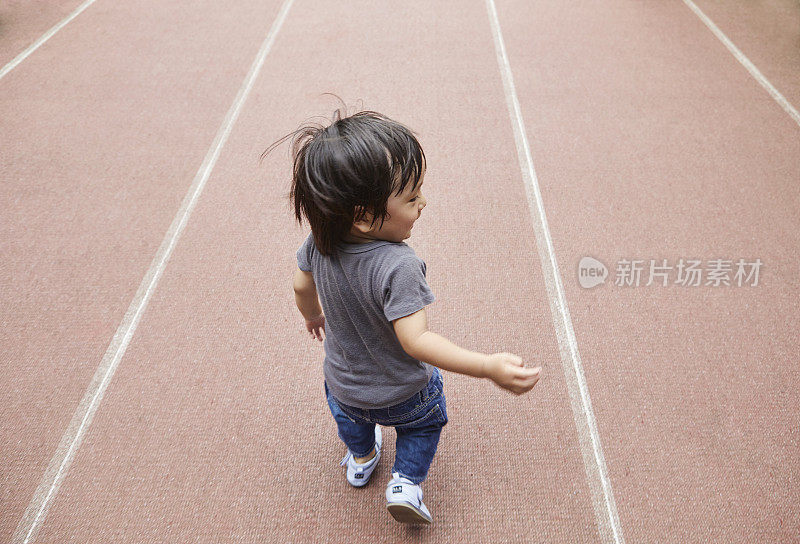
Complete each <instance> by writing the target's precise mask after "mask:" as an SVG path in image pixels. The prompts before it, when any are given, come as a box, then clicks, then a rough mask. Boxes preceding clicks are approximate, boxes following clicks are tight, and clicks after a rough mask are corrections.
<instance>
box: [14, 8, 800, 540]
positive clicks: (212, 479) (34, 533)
mask: <svg viewBox="0 0 800 544" xmlns="http://www.w3.org/2000/svg"><path fill="white" fill-rule="evenodd" d="M56 4H58V5H56ZM688 4H689V3H688V2H687V3H683V2H679V1H673V2H660V3H640V2H625V1H621V0H611V1H610V2H607V3H604V4H602V5H600V4H597V5H588V4H587V5H576V4H565V3H562V2H547V3H538V2H537V3H527V2H521V1H504V0H497V2H496V19H495V18H494V13H495V11H494V10H495V5H494V3H492V2H491V1H490V2H488V3H483V2H436V3H426V2H411V3H405V4H403V7H402V8H397V9H390V8H388V7H387V6H381V5H376V4H375V3H369V2H340V3H333V2H331V3H323V2H310V1H307V0H294V2H289V1H287V2H279V1H276V0H272V1H262V2H254V1H241V2H236V3H231V4H230V5H226V6H224V7H222V6H220V5H219V3H216V2H208V1H200V2H196V3H194V5H193V6H192V7H191V9H189V8H187V7H186V6H180V5H175V4H172V3H162V2H152V1H146V0H132V1H130V2H125V3H119V2H109V1H108V0H97V1H96V2H94V3H91V4H90V5H84V4H81V3H80V2H78V1H75V0H73V1H70V2H67V1H64V2H58V3H56V2H47V3H44V2H33V1H18V2H13V3H8V4H6V5H4V6H3V7H0V66H10V65H11V64H12V63H13V64H14V65H13V68H11V69H8V70H7V71H6V72H5V73H4V75H3V76H2V79H0V108H2V111H1V112H0V119H2V127H3V130H2V131H0V139H2V141H0V156H1V157H2V163H1V164H2V184H1V185H0V206H1V208H0V209H2V214H0V248H2V267H0V274H1V275H0V279H2V284H0V285H2V289H1V290H0V297H2V306H1V308H2V309H1V310H0V319H2V328H0V353H2V354H3V359H2V365H3V370H4V376H5V377H4V379H3V380H2V382H1V383H0V388H2V399H3V401H2V402H3V408H4V413H5V414H6V417H5V418H4V421H5V424H4V425H3V426H2V427H0V466H2V469H0V540H2V541H11V542H25V541H26V540H27V541H28V542H59V543H62V542H111V541H113V542H144V541H148V542H166V541H172V542H186V541H193V542H220V541H226V542H347V541H353V540H354V541H372V542H406V541H412V542H564V543H567V542H626V541H627V542H668V541H670V542H709V541H726V542H753V541H758V542H796V541H798V540H800V523H798V519H800V507H798V505H799V504H800V492H799V491H798V489H800V453H799V452H800V431H798V425H797V421H798V408H797V406H798V405H800V393H798V391H800V387H798V386H800V375H798V371H797V353H798V351H800V340H799V339H798V334H797V331H798V330H800V319H798V317H799V316H800V311H798V302H797V301H798V300H800V287H798V282H797V261H796V257H795V255H796V253H797V248H798V247H800V235H799V234H798V232H800V229H798V226H800V225H799V223H800V221H799V220H798V217H799V215H798V209H800V190H798V181H800V123H799V122H798V121H797V120H796V117H794V116H793V114H792V113H791V112H792V111H793V110H792V109H791V108H795V109H796V108H797V106H798V105H799V104H800V80H798V78H797V74H798V73H800V52H799V51H798V48H797V43H798V42H797V40H798V36H799V35H800V9H799V8H798V6H797V4H796V2H795V3H793V2H789V1H788V0H784V1H777V0H773V1H770V2H760V3H758V4H749V3H748V4H745V3H738V2H732V1H716V2H712V1H711V0H703V1H699V2H697V3H696V7H697V8H698V10H701V11H702V13H704V14H705V16H707V17H708V18H709V20H710V21H713V24H714V25H715V26H716V27H717V28H718V31H717V32H718V33H722V35H724V36H725V37H726V38H727V39H728V40H729V42H730V43H731V44H735V47H736V48H737V50H738V51H739V56H744V57H746V59H747V61H749V62H750V63H752V66H753V67H756V68H757V71H758V74H760V78H761V80H759V78H758V77H755V76H754V75H753V73H752V70H751V71H748V69H747V68H746V67H745V66H744V65H743V64H742V62H740V60H738V59H737V56H736V54H734V53H733V52H732V51H731V50H730V49H729V48H728V47H726V45H725V43H723V41H724V40H722V39H721V38H720V37H719V36H718V35H715V33H714V32H712V30H711V29H710V28H709V27H708V26H706V24H705V23H704V22H703V20H702V19H701V17H700V16H698V14H697V13H696V12H695V11H693V10H692V9H690V6H689V5H688ZM81 7H82V8H85V9H84V10H83V11H82V12H81V13H79V14H78V15H76V16H75V17H74V18H70V20H69V22H68V23H67V24H65V25H64V26H63V27H62V28H60V29H59V30H58V31H57V32H55V33H53V34H52V36H50V37H49V39H47V40H46V41H44V42H43V43H42V45H41V46H40V47H38V48H36V49H35V50H33V51H32V52H30V54H29V55H27V56H25V58H23V59H21V60H19V55H20V54H21V53H23V52H24V51H26V49H28V48H29V46H30V45H31V44H34V43H35V42H36V41H37V40H38V39H39V38H40V37H41V36H43V35H45V33H47V31H48V30H49V29H51V28H53V27H54V25H57V24H58V23H59V22H62V21H65V19H66V18H68V17H70V14H73V13H74V12H75V10H76V9H79V8H81ZM15 59H17V60H15ZM509 76H511V77H509ZM764 81H767V82H768V84H769V85H771V86H772V88H773V89H774V90H776V91H778V92H779V93H780V96H782V97H783V100H784V102H785V103H781V102H780V101H779V100H777V99H776V98H775V95H774V93H773V94H772V95H771V94H770V91H769V90H768V89H767V88H765V86H764V83H763V82H764ZM324 92H334V93H336V94H338V95H340V96H342V97H343V98H344V99H345V100H346V101H347V102H348V104H350V105H351V106H353V105H354V104H355V102H356V99H361V100H363V105H364V107H366V108H368V109H376V110H379V111H382V112H384V113H386V114H388V115H390V116H392V117H394V118H396V119H398V120H400V121H403V122H405V123H407V124H408V125H409V126H411V127H413V128H414V129H415V130H416V131H417V132H418V133H419V136H420V139H421V141H422V144H423V146H424V147H425V150H426V153H427V156H428V160H429V170H428V174H427V176H426V180H427V182H428V183H426V187H427V197H428V200H429V206H428V207H427V208H426V211H425V213H424V214H423V217H422V219H420V221H419V223H418V227H417V228H416V229H415V232H414V237H413V238H412V239H411V240H410V241H409V243H410V244H411V245H412V246H413V247H414V248H415V250H416V251H417V253H418V254H419V255H420V256H421V257H422V258H423V259H425V261H426V262H427V264H428V279H429V283H430V285H431V287H432V289H433V291H434V293H435V294H436V295H437V302H436V303H435V304H434V305H433V306H432V307H431V308H430V317H431V327H432V328H433V329H434V330H436V331H437V332H440V333H441V334H444V335H445V336H448V337H449V338H451V339H452V340H454V341H455V342H458V343H460V344H462V345H465V346H467V347H470V348H473V349H480V350H484V351H499V350H504V351H512V352H515V353H519V354H520V355H522V356H523V357H524V358H525V359H526V360H527V361H528V364H529V365H542V366H543V367H544V370H543V379H542V380H541V383H539V384H538V385H537V386H536V388H535V389H534V391H533V392H532V393H531V394H529V395H526V396H523V397H513V396H511V395H508V394H506V393H504V392H502V391H500V390H499V389H497V388H496V387H494V386H492V385H491V384H490V383H488V382H486V383H483V382H476V381H475V380H473V379H470V378H466V377H462V376H459V375H453V374H447V375H446V376H445V381H446V384H447V385H446V388H447V395H448V412H449V415H450V424H449V425H448V426H447V428H446V429H445V432H444V433H443V438H442V443H441V445H440V449H439V454H438V455H437V459H436V461H435V462H434V465H433V467H432V470H431V473H430V476H429V479H428V481H427V482H426V484H425V487H424V489H425V493H426V496H425V499H426V503H427V504H428V506H429V507H430V508H431V511H432V513H433V515H434V519H435V524H434V526H433V527H431V528H430V529H412V528H407V527H403V526H399V525H397V524H396V523H395V522H394V521H393V520H392V519H391V517H390V516H389V515H388V514H387V513H386V512H385V510H384V508H383V502H382V501H383V488H384V486H385V483H386V481H387V480H388V477H389V474H388V470H389V467H390V466H391V462H390V461H391V457H392V456H393V442H394V440H393V438H394V433H393V432H392V431H390V432H387V433H386V437H387V441H386V442H387V449H386V454H387V459H386V460H385V461H382V462H381V466H380V468H379V469H378V471H377V472H376V473H375V475H374V476H373V478H374V479H375V482H374V483H371V484H370V485H369V486H368V487H367V488H366V489H363V490H353V489H351V488H350V487H349V486H348V485H347V484H346V482H345V481H344V478H343V477H342V474H341V471H340V469H339V467H338V464H337V462H338V460H339V459H340V456H341V455H342V453H343V448H342V446H341V445H340V443H339V441H338V439H337V437H336V435H335V426H334V423H333V421H332V419H331V418H330V416H329V414H328V413H327V411H326V406H325V402H324V397H323V395H322V383H321V380H322V372H321V356H322V350H321V346H320V345H319V344H315V343H313V342H311V341H310V340H308V339H307V337H306V336H304V334H303V332H304V331H303V329H302V323H301V321H300V317H299V314H298V313H297V310H296V309H295V308H294V304H293V296H292V293H291V291H290V288H289V284H290V279H291V274H292V271H293V269H294V266H295V261H294V251H295V249H296V247H297V246H298V244H299V243H300V241H302V239H303V238H304V236H305V231H304V229H302V228H299V227H294V226H293V225H292V218H291V215H290V212H289V210H288V206H287V205H286V198H285V197H286V193H287V191H288V174H289V162H288V159H287V156H286V152H285V148H282V149H281V150H279V151H278V152H276V153H273V155H271V156H270V157H269V158H268V159H267V160H266V161H264V163H263V164H260V165H259V163H258V156H259V154H260V153H261V151H263V149H264V148H265V147H266V146H267V145H268V144H269V143H271V142H272V141H273V140H275V139H277V138H278V137H280V136H282V135H283V134H284V133H286V132H288V131H289V130H292V129H293V128H295V127H296V126H297V124H298V123H300V122H301V121H303V120H304V119H307V118H309V117H312V116H314V115H329V114H330V112H331V111H332V110H333V108H334V107H336V103H335V102H334V101H333V100H332V99H330V97H326V96H322V93H324ZM786 104H789V108H790V109H787V107H786ZM795 115H796V113H795ZM537 189H538V191H539V192H540V194H539V195H537V194H536V193H537ZM539 198H540V201H539V202H540V203H541V208H539V206H538V204H537V199H539ZM584 256H592V257H595V258H598V259H600V260H601V261H603V262H604V263H605V264H606V265H607V266H608V268H609V273H610V278H609V279H608V281H607V282H606V285H603V286H600V287H596V288H594V289H584V288H582V287H581V286H580V285H579V282H578V278H577V266H578V262H579V261H580V259H581V258H582V257H584ZM738 258H745V259H747V260H754V259H756V258H759V259H760V260H761V261H762V262H763V263H764V268H763V269H762V270H761V277H760V278H759V284H758V285H757V286H754V287H753V286H742V287H737V286H728V287H724V286H721V287H713V286H706V285H700V286H697V287H683V286H680V285H675V284H672V285H669V286H660V285H651V286H645V285H644V283H645V282H642V285H641V286H639V287H633V286H630V287H623V286H617V285H614V281H613V280H614V274H615V270H614V268H615V264H616V263H617V262H618V261H620V260H622V259H628V260H630V259H642V260H649V259H655V260H658V261H659V262H660V261H661V260H662V259H666V260H668V261H669V262H670V263H671V264H673V265H674V264H675V263H676V262H677V261H678V260H679V259H702V260H704V261H706V260H712V259H733V260H735V259H738ZM125 333H128V334H127V336H126V335H125Z"/></svg>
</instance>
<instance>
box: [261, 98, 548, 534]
mask: <svg viewBox="0 0 800 544" xmlns="http://www.w3.org/2000/svg"><path fill="white" fill-rule="evenodd" d="M292 135H293V136H295V140H294V147H293V151H294V172H293V180H292V189H291V193H290V198H291V199H292V201H293V203H294V210H295V216H296V218H297V220H298V222H300V223H301V224H302V218H303V217H305V218H306V219H307V220H308V222H309V224H310V226H311V231H312V232H311V234H310V235H309V236H308V238H307V239H306V240H305V242H303V244H302V246H301V247H300V249H299V250H298V251H297V264H298V270H297V271H296V272H295V276H294V292H295V300H296V302H297V307H298V308H299V310H300V312H301V313H302V315H303V317H304V318H305V325H306V330H307V331H308V332H309V334H310V335H311V337H312V338H316V339H318V340H320V341H322V340H323V331H324V332H325V334H324V347H325V361H324V364H323V370H324V375H325V384H324V385H325V394H326V396H327V401H328V405H329V407H330V410H331V413H332V414H333V417H334V419H335V420H336V425H337V427H338V434H339V437H340V438H341V439H342V441H343V442H344V443H345V445H346V446H347V450H348V451H347V454H346V455H345V456H344V459H342V462H341V464H342V465H346V466H347V469H346V477H347V481H348V482H349V483H350V484H352V485H353V486H356V487H361V486H364V485H366V484H367V482H368V481H369V478H370V476H371V474H372V472H373V471H374V470H375V467H376V465H377V464H378V461H379V460H380V457H381V445H382V444H381V442H382V440H381V429H380V426H381V425H383V426H393V427H395V429H396V431H397V448H396V455H395V462H394V466H393V467H392V479H391V481H390V482H389V484H388V486H387V487H386V507H387V508H388V510H389V512H390V513H391V514H392V516H394V518H395V519H396V520H398V521H401V522H405V523H424V524H429V523H431V522H432V518H431V514H430V512H429V510H428V508H427V507H426V506H425V504H424V503H423V502H422V489H421V487H420V484H421V483H422V482H423V481H424V480H425V478H426V476H427V474H428V468H429V467H430V464H431V461H432V460H433V456H434V454H435V453H436V447H437V445H438V443H439V435H440V433H441V430H442V427H444V425H445V424H446V423H447V411H446V406H445V398H444V391H443V386H442V374H441V372H440V371H439V368H441V369H444V370H449V371H451V372H458V373H461V374H467V375H469V376H475V377H478V378H489V379H491V380H493V381H494V382H495V383H496V384H497V385H499V386H501V387H503V388H505V389H508V390H509V391H511V392H513V393H515V394H517V395H520V394H522V393H525V392H526V391H529V390H531V389H532V388H533V386H534V385H535V384H536V382H537V381H538V379H539V371H540V368H533V369H529V368H525V367H524V365H523V364H522V359H520V358H519V357H517V356H516V355H512V354H510V353H495V354H493V355H486V354H483V353H476V352H473V351H468V350H466V349H463V348H460V347H458V346H456V345H454V344H452V343H451V342H449V341H448V340H447V339H445V338H443V337H441V336H439V335H438V334H435V333H433V332H431V331H429V330H428V322H427V318H426V315H425V306H427V305H428V304H430V303H431V302H433V301H434V296H433V293H431V290H430V288H429V287H428V284H427V282H426V281H425V273H426V267H425V263H424V262H423V261H422V260H421V259H420V258H418V257H417V256H416V254H415V253H414V250H413V249H411V248H410V247H409V246H407V245H406V244H405V243H404V242H403V240H406V239H408V238H410V237H411V229H412V228H413V226H414V222H415V221H416V220H417V219H419V217H420V215H421V213H422V210H423V209H424V208H425V206H426V204H427V200H426V199H425V197H424V196H423V195H422V187H423V184H424V177H425V156H424V153H423V151H422V148H421V147H420V145H419V142H417V139H416V138H415V137H414V136H413V134H412V133H411V131H410V130H409V129H407V128H406V127H405V126H403V125H401V124H399V123H397V122H395V121H392V120H391V119H388V118H387V117H385V116H383V115H380V114H378V113H375V112H369V111H365V112H361V113H357V114H355V115H352V116H350V117H342V116H341V113H340V112H336V113H335V114H334V117H333V122H332V124H331V125H330V126H328V127H327V128H322V127H304V128H302V129H300V130H299V131H297V132H295V133H293V134H292ZM292 135H290V136H292ZM281 141H283V140H281ZM277 143H280V142H276V144H274V145H277ZM270 149H272V147H271V148H270ZM268 151H269V150H268ZM437 367H438V368H437Z"/></svg>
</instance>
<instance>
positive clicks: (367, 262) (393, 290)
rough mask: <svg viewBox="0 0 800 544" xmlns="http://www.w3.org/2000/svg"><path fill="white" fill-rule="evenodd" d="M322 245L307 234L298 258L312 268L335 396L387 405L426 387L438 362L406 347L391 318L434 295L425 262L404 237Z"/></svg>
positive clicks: (367, 405)
mask: <svg viewBox="0 0 800 544" xmlns="http://www.w3.org/2000/svg"><path fill="white" fill-rule="evenodd" d="M338 249H339V251H338V252H337V254H336V255H335V256H331V257H325V256H323V255H322V254H320V253H319V252H318V251H317V248H316V246H315V245H314V238H313V236H312V235H311V234H309V236H308V238H306V240H305V242H303V244H302V245H301V246H300V249H298V250H297V266H298V267H300V270H304V271H306V272H311V273H312V275H313V276H314V283H316V285H317V294H318V295H319V299H320V303H321V304H322V311H323V312H324V313H325V344H324V345H325V362H324V364H323V371H324V374H325V380H326V381H327V383H328V388H329V389H330V391H331V393H332V394H333V396H334V397H335V398H336V399H337V400H340V401H341V402H343V403H344V404H347V405H350V406H355V407H357V408H365V409H373V408H386V407H388V406H392V405H395V404H399V403H401V402H403V401H404V400H407V399H408V398H410V397H411V396H412V395H413V394H414V393H416V392H418V391H420V390H421V389H423V388H424V387H425V386H426V385H427V383H428V380H429V379H430V377H431V375H432V374H433V368H432V367H431V366H430V365H429V364H427V363H423V362H421V361H418V360H417V359H414V358H413V357H411V356H410V355H408V354H407V353H406V352H405V351H404V350H403V347H402V346H401V345H400V341H399V340H398V339H397V335H396V334H395V332H394V327H393V326H392V323H391V322H392V321H393V320H395V319H399V318H401V317H405V316H407V315H410V314H413V313H414V312H417V311H419V310H421V309H422V308H424V307H425V306H427V305H428V304H430V303H432V302H433V301H434V300H435V297H434V296H433V293H432V292H431V290H430V287H428V283H427V282H426V281H425V270H426V267H425V262H424V261H423V260H422V259H420V258H419V257H417V255H416V253H414V250H413V249H411V248H410V247H409V246H407V245H406V244H405V243H402V242H400V243H396V242H388V241H385V240H374V241H372V242H367V243H363V244H340V245H339V247H338Z"/></svg>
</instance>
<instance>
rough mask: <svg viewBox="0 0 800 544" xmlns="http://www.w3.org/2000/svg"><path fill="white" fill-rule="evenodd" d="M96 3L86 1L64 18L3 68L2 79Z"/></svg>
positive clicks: (90, 0) (91, 0)
mask: <svg viewBox="0 0 800 544" xmlns="http://www.w3.org/2000/svg"><path fill="white" fill-rule="evenodd" d="M95 1H96V0H86V2H84V3H83V4H81V5H80V6H78V8H77V9H76V10H75V11H73V12H72V13H71V14H70V15H67V17H66V18H64V19H63V20H62V21H61V22H60V23H58V24H56V25H55V26H54V27H53V28H51V29H50V30H48V31H47V32H45V33H44V34H42V36H41V37H40V38H39V39H38V40H36V41H35V42H33V43H32V44H31V45H30V46H29V47H28V48H27V49H26V50H25V51H23V52H22V53H20V54H19V55H17V56H16V57H14V60H12V61H11V62H9V63H8V64H6V65H5V66H3V69H2V70H0V79H2V78H3V76H4V75H6V74H7V73H9V72H10V71H11V70H13V69H14V68H16V66H17V64H19V63H20V62H22V61H23V60H25V59H26V58H28V56H29V55H30V54H31V53H33V52H34V51H36V50H37V49H39V46H41V45H42V44H43V43H44V42H46V41H47V40H49V39H50V38H51V37H52V36H53V34H55V33H56V32H58V31H59V30H61V29H62V28H64V27H65V26H67V23H69V22H70V21H71V20H73V19H74V18H75V17H77V16H78V15H80V14H81V12H82V11H83V10H85V9H86V8H88V7H89V6H91V5H92V4H94V3H95Z"/></svg>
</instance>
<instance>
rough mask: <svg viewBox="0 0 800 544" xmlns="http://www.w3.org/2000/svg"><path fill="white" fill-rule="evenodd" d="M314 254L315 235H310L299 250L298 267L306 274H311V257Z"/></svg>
mask: <svg viewBox="0 0 800 544" xmlns="http://www.w3.org/2000/svg"><path fill="white" fill-rule="evenodd" d="M313 253H314V235H313V234H309V235H308V237H307V238H306V239H305V241H304V242H303V243H302V244H301V245H300V249H298V250H297V267H298V268H299V269H300V270H302V271H304V272H311V255H312V254H313Z"/></svg>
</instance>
